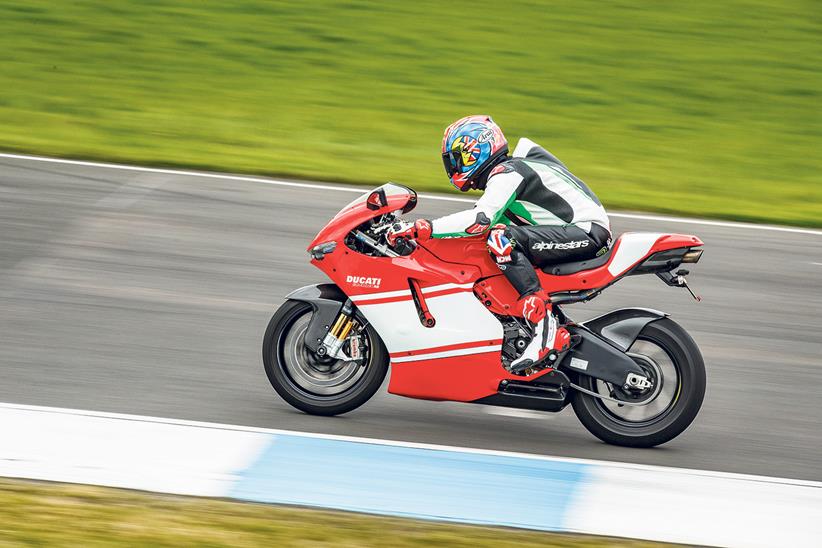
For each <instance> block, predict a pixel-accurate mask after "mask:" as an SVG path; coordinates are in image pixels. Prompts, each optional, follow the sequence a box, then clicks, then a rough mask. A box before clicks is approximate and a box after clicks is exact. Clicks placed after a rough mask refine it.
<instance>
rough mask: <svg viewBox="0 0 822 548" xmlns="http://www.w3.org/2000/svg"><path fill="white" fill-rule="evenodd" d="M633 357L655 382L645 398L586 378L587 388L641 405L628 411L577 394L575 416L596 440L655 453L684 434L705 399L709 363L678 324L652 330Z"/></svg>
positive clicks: (641, 338)
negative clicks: (650, 448) (654, 450)
mask: <svg viewBox="0 0 822 548" xmlns="http://www.w3.org/2000/svg"><path fill="white" fill-rule="evenodd" d="M627 354H628V355H629V356H631V358H633V360H634V361H635V362H636V363H637V365H639V366H640V367H641V368H642V369H643V370H644V371H645V372H646V375H647V376H648V377H649V378H651V379H652V380H653V383H654V385H653V387H652V388H650V389H647V390H646V391H645V392H644V393H643V392H635V391H629V390H624V389H623V388H622V387H619V386H615V385H612V384H610V383H607V382H604V381H601V380H598V379H594V378H593V377H589V376H587V375H580V378H579V385H580V386H581V387H582V388H585V389H587V390H590V391H593V392H596V393H597V394H602V395H603V396H609V397H611V398H614V399H617V400H622V401H625V402H629V403H634V404H639V405H625V404H620V403H616V402H613V401H608V400H604V399H601V398H597V397H595V396H590V395H588V394H584V393H581V392H577V394H575V396H574V400H573V403H572V405H573V408H574V412H575V413H576V415H577V418H579V420H580V422H581V423H582V424H583V426H585V428H586V429H588V431H589V432H591V433H592V434H593V435H595V436H596V437H598V438H599V439H601V440H602V441H604V442H606V443H610V444H613V445H622V446H625V447H654V446H656V445H660V444H663V443H666V442H668V441H670V440H672V439H674V438H675V437H677V436H678V435H679V434H681V433H682V432H683V431H684V430H685V429H686V428H688V426H690V424H691V423H692V422H693V420H694V419H695V418H696V415H697V413H699V409H700V407H701V406H702V400H703V398H704V397H705V363H704V362H703V360H702V354H701V353H700V351H699V348H698V347H697V345H696V343H695V342H694V340H693V339H692V338H691V336H690V335H688V333H687V332H686V331H685V330H684V329H682V327H680V326H679V325H678V324H677V323H676V322H674V321H673V320H671V319H670V318H663V319H660V320H657V321H654V322H651V323H649V324H648V325H646V326H645V327H644V328H643V329H642V331H641V332H640V334H639V336H638V337H637V340H636V341H635V342H634V343H633V345H632V346H631V348H629V349H628V352H627Z"/></svg>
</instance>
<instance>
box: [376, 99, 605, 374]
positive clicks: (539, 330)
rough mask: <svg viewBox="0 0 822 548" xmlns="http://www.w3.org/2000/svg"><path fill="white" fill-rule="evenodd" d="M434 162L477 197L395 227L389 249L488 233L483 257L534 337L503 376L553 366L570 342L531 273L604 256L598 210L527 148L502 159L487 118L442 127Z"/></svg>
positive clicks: (499, 136)
mask: <svg viewBox="0 0 822 548" xmlns="http://www.w3.org/2000/svg"><path fill="white" fill-rule="evenodd" d="M442 160H443V164H444V165H445V172H446V174H447V175H448V177H449V179H450V180H451V183H452V184H453V185H454V186H455V187H457V188H458V189H459V190H460V191H462V192H466V191H468V190H470V189H477V190H482V191H483V192H484V193H483V195H482V196H481V197H480V198H479V199H478V200H477V202H476V203H475V204H474V207H473V208H471V209H467V210H464V211H460V212H458V213H453V214H451V215H446V216H444V217H440V218H438V219H434V220H427V219H419V220H417V221H416V222H414V223H410V222H407V221H401V222H399V223H397V224H395V225H394V226H392V227H391V228H390V229H389V230H388V241H389V243H390V244H392V245H393V244H394V242H396V240H397V238H410V239H415V240H417V241H424V240H427V239H429V238H460V237H468V236H476V235H477V234H482V233H485V232H488V234H489V235H488V249H489V251H490V253H491V256H492V257H493V258H494V259H495V260H496V262H497V265H498V266H499V268H500V270H502V272H503V273H504V274H505V276H506V278H507V279H508V280H509V281H510V282H511V284H512V285H513V286H514V288H515V289H516V290H517V291H518V292H519V297H520V298H519V301H518V304H519V307H520V310H521V313H522V316H523V318H524V319H525V320H526V322H527V323H528V324H529V326H530V327H531V329H532V332H533V333H534V337H533V339H532V340H531V342H530V344H529V345H528V347H527V348H526V349H525V351H524V352H523V353H522V355H521V356H520V357H519V358H517V360H515V361H514V362H513V363H512V364H511V370H512V371H513V372H521V371H524V370H526V369H528V368H530V367H532V366H533V365H536V364H537V363H539V362H540V361H542V360H544V359H545V358H546V357H548V356H549V355H550V354H552V353H553V354H554V355H555V356H554V357H555V358H556V353H559V352H564V351H566V350H568V348H569V347H570V344H571V342H570V336H569V333H568V331H567V330H566V329H565V328H564V327H562V326H558V325H557V323H558V322H557V319H556V317H555V316H554V314H553V313H552V311H551V303H550V301H549V298H548V295H547V294H546V293H545V291H544V290H543V289H542V287H541V286H540V283H539V278H538V277H537V274H536V272H535V271H534V267H535V266H536V267H540V268H542V267H545V266H548V265H554V264H558V263H564V262H571V261H582V260H586V259H590V258H593V257H595V256H599V255H601V254H603V253H606V252H607V251H608V248H609V247H610V245H611V230H610V222H609V220H608V215H607V213H606V212H605V209H604V208H603V207H602V204H601V203H600V201H599V199H598V198H597V197H596V195H595V194H594V193H593V192H592V191H591V189H589V188H588V187H587V186H586V185H585V183H583V182H582V181H581V180H579V179H578V178H577V177H575V176H574V175H573V174H572V173H571V172H570V171H569V170H568V168H566V167H565V165H564V164H563V163H562V162H561V161H559V159H558V158H557V157H556V156H554V155H553V154H551V153H550V152H548V151H547V150H545V149H544V148H542V147H540V146H539V145H537V144H536V143H534V142H533V141H530V140H529V139H525V138H522V139H520V140H519V142H518V143H517V146H516V148H515V149H514V153H513V154H512V155H511V156H509V155H508V141H507V140H506V139H505V136H504V135H503V133H502V130H501V129H500V128H499V126H497V124H495V123H494V121H493V120H492V119H491V117H490V116H485V115H478V116H466V117H465V118H461V119H459V120H457V121H456V122H454V123H453V124H451V125H450V126H448V127H447V128H446V130H445V134H444V135H443V139H442Z"/></svg>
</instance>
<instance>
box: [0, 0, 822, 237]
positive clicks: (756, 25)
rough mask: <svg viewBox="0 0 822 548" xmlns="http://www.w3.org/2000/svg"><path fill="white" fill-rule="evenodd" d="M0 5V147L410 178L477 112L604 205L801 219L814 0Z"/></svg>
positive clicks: (817, 89) (370, 179)
mask: <svg viewBox="0 0 822 548" xmlns="http://www.w3.org/2000/svg"><path fill="white" fill-rule="evenodd" d="M508 4H509V3H500V2H482V1H479V2H472V3H467V4H466V3H464V4H453V5H451V4H443V3H442V2H433V1H414V2H381V1H373V2H371V1H359V0H348V1H336V2H330V1H316V2H311V3H310V4H306V3H304V2H296V1H295V2H280V1H278V2H269V1H266V0H254V1H252V0H245V1H242V0H237V1H232V2H224V1H216V0H200V1H197V2H194V1H188V2H172V1H161V0H146V1H141V2H137V1H129V2H126V1H123V0H120V1H114V2H111V1H105V2H104V1H101V0H100V1H78V2H54V1H52V0H29V1H26V2H20V1H7V0H0V31H1V32H0V66H2V69H0V149H6V150H18V151H25V152H32V153H43V154H52V155H65V156H71V157H84V158H97V159H107V160H118V161H128V162H139V163H146V164H156V165H181V166H195V167H205V168H216V169H221V170H230V171H239V172H253V173H266V174H277V175H289V176H295V177H306V178H318V179H327V180H339V181H348V182H357V183H368V184H373V183H376V182H382V181H384V180H387V179H394V180H397V181H400V182H404V183H406V184H410V185H412V186H415V187H417V188H420V189H427V190H431V189H435V188H441V189H445V188H446V187H447V186H448V185H447V182H446V180H445V178H444V174H443V173H442V167H441V164H440V160H439V144H440V138H441V131H442V129H443V127H444V126H445V125H447V124H448V123H450V122H451V121H452V120H453V119H455V118H457V117H459V116H462V115H465V114H469V113H482V112H485V113H489V114H492V115H493V116H494V117H495V118H496V119H497V121H498V122H499V123H500V125H502V127H503V129H504V130H505V131H506V133H507V134H508V136H509V138H511V139H512V140H514V139H516V138H517V137H519V136H529V137H531V138H533V139H534V140H536V141H538V142H540V143H542V144H544V145H545V146H546V147H548V148H549V149H550V150H552V151H553V152H554V153H556V154H557V155H558V156H559V157H560V158H562V159H563V160H564V161H565V162H566V163H567V164H568V165H569V167H571V169H572V170H573V171H574V172H576V173H577V174H578V175H579V176H580V177H581V178H583V179H584V180H586V182H588V183H589V185H590V186H592V187H593V188H594V189H595V191H596V192H597V193H598V194H599V195H600V196H601V197H602V198H603V201H604V202H605V204H606V206H607V207H609V208H623V209H625V208H628V209H643V210H649V211H661V212H670V213H680V214H687V215H699V216H710V217H723V218H731V219H740V220H752V221H769V222H777V223H791V224H797V225H808V226H822V176H821V175H820V174H821V173H822V70H820V67H822V10H821V9H820V8H819V4H818V2H816V1H815V0H806V1H801V0H759V1H757V0H751V1H738V0H727V1H716V0H694V1H691V2H681V1H659V2H639V1H634V2H626V1H613V2H594V1H585V0H576V1H574V2H517V3H516V5H510V6H509V5H508Z"/></svg>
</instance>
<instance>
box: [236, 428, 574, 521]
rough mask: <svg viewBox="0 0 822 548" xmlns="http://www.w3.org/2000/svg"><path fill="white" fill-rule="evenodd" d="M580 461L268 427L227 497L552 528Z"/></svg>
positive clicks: (561, 515)
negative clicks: (278, 431) (264, 443)
mask: <svg viewBox="0 0 822 548" xmlns="http://www.w3.org/2000/svg"><path fill="white" fill-rule="evenodd" d="M588 469H589V465H585V464H578V463H573V462H567V461H559V460H548V459H537V458H528V457H521V456H503V455H492V454H483V453H472V452H460V451H450V450H444V449H443V450H441V449H420V448H414V447H403V446H395V445H379V444H373V443H367V442H355V441H345V440H330V439H322V438H311V437H303V436H289V435H272V439H271V441H270V443H269V445H268V447H267V448H266V449H265V450H264V451H263V452H262V454H261V455H260V457H259V458H258V459H257V461H256V462H255V463H254V464H253V465H252V466H251V467H250V468H248V469H247V470H245V471H244V472H241V474H240V480H239V481H238V482H237V483H236V484H235V485H234V488H233V489H232V491H231V492H230V494H229V496H231V497H233V498H237V499H242V500H250V501H256V502H267V503H279V504H295V505H304V506H319V507H324V508H336V509H341V510H352V511H358V512H370V513H375V514H387V515H396V516H409V517H416V518H424V519H439V520H448V521H458V522H466V523H481V524H495V525H504V526H511V527H524V528H529V529H544V530H553V531H557V530H562V524H563V520H564V516H565V513H566V511H567V509H568V506H569V504H570V502H571V501H572V499H573V496H574V492H575V490H576V489H577V488H578V487H579V486H580V485H581V484H582V483H583V482H584V481H585V477H586V475H587V473H588Z"/></svg>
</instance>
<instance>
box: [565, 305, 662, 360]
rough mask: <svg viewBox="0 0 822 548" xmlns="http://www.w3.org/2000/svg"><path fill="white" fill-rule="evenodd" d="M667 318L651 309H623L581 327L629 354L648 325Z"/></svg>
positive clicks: (585, 323)
mask: <svg viewBox="0 0 822 548" xmlns="http://www.w3.org/2000/svg"><path fill="white" fill-rule="evenodd" d="M667 316H668V314H666V313H665V312H660V311H659V310H653V309H651V308H621V309H619V310H614V311H612V312H608V313H607V314H603V315H602V316H597V317H596V318H593V319H591V320H588V321H587V322H583V323H582V324H580V325H583V326H585V327H586V328H587V329H588V330H590V331H593V332H594V333H596V334H597V335H599V336H600V337H602V338H604V339H607V340H608V342H610V343H611V344H613V345H614V346H616V347H617V348H619V349H620V350H622V351H623V352H627V351H628V349H629V348H631V345H632V344H634V341H635V340H636V338H637V337H638V336H639V333H640V332H641V331H642V329H643V328H644V327H645V326H646V325H648V324H649V323H651V322H654V321H656V320H661V319H662V318H665V317H667Z"/></svg>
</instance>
